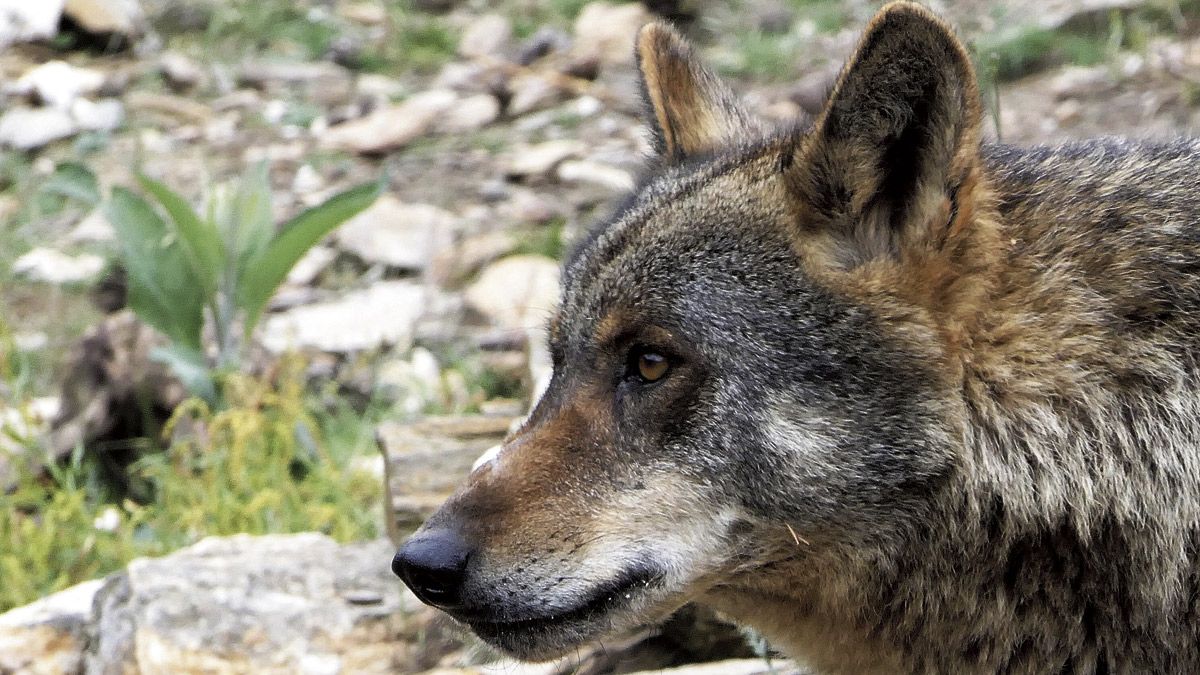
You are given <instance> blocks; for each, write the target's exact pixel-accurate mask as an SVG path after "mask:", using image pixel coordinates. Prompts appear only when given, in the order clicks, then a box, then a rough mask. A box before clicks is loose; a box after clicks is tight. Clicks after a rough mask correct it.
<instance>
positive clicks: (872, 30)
mask: <svg viewBox="0 0 1200 675" xmlns="http://www.w3.org/2000/svg"><path fill="white" fill-rule="evenodd" d="M637 56H638V62H639V65H640V69H641V73H642V81H643V85H644V95H645V101H646V108H647V115H646V117H647V122H648V125H649V126H650V128H651V129H652V132H653V140H654V146H655V147H656V149H657V152H658V154H659V158H658V159H657V161H656V167H655V169H654V170H653V171H652V173H651V175H650V177H649V178H648V179H647V180H646V181H645V182H644V184H643V185H642V186H641V187H640V188H639V190H638V191H637V193H636V194H635V195H634V196H633V197H632V198H631V199H630V200H629V201H628V202H627V203H626V204H625V205H624V207H623V208H621V209H620V210H619V212H618V213H616V214H615V215H614V216H613V217H612V218H611V219H610V220H608V221H607V222H605V223H603V224H601V225H600V226H599V227H597V228H596V229H595V230H594V231H593V232H592V233H591V234H590V235H589V236H588V237H587V238H586V240H585V241H583V242H582V243H581V244H580V245H579V247H578V248H577V250H575V251H574V253H573V254H572V255H571V256H570V257H569V259H568V260H567V261H566V263H565V269H564V277H563V278H564V288H563V293H562V298H561V304H560V307H559V309H558V313H557V316H555V317H554V319H553V320H552V322H551V325H550V349H551V353H552V356H553V361H554V374H553V377H552V380H551V382H550V385H549V387H548V389H547V391H546V392H545V394H544V396H543V397H542V398H541V399H540V400H539V402H538V403H537V405H536V408H535V410H534V411H533V413H532V414H531V416H530V417H529V419H528V420H527V421H526V422H525V423H524V425H523V426H522V427H521V428H520V430H518V431H517V432H515V433H514V434H512V435H511V437H510V438H508V439H507V441H506V443H505V444H504V447H503V449H502V451H501V452H500V453H499V454H498V455H497V456H496V457H495V458H494V459H492V460H491V461H490V462H488V463H486V464H484V465H483V466H481V467H479V468H477V469H476V470H475V471H474V473H473V474H472V475H471V476H470V477H469V479H468V480H467V482H466V484H465V485H464V486H463V487H462V488H461V490H459V491H458V493H457V494H455V496H454V497H452V498H451V499H450V500H449V501H448V502H447V503H446V504H445V505H444V506H443V507H442V508H441V509H440V510H439V511H438V512H437V513H436V514H435V515H434V516H433V517H432V518H431V519H430V520H429V522H428V523H426V524H425V526H424V527H423V528H422V529H421V530H420V531H419V532H418V533H417V534H415V535H414V536H413V537H412V538H411V539H410V540H409V541H408V542H407V543H406V544H405V545H404V546H403V547H402V549H401V550H400V552H399V553H398V554H397V555H396V558H395V561H394V563H393V567H394V569H395V570H396V571H397V573H398V574H399V575H400V576H401V577H402V578H403V579H404V581H405V582H406V583H407V584H408V585H409V586H410V587H411V588H412V589H413V591H414V592H415V593H416V594H417V595H418V596H419V597H420V598H421V599H422V600H424V601H426V602H428V603H429V604H432V605H434V606H437V607H439V608H441V609H444V610H445V611H446V612H448V613H450V614H451V615H452V616H454V617H455V618H457V619H459V620H461V621H463V622H465V623H467V624H468V625H470V627H471V628H472V629H473V630H474V631H475V632H476V633H477V634H478V635H479V636H480V637H482V638H483V639H484V640H486V641H487V642H489V643H491V644H492V645H494V646H496V647H499V648H500V649H502V650H504V651H506V652H508V653H510V654H513V655H515V656H517V657H520V658H524V659H544V658H550V657H554V656H557V655H560V654H563V653H565V652H568V651H569V650H572V649H574V648H575V647H577V646H579V645H580V644H581V643H582V642H584V641H587V640H590V639H594V638H597V637H601V636H603V635H605V634H606V633H609V632H612V631H615V630H618V629H622V628H627V627H632V626H634V625H637V624H640V623H645V622H648V621H652V620H655V619H659V618H662V617H663V616H665V615H666V614H668V613H670V612H671V611H673V610H674V609H676V608H678V607H679V606H680V605H682V604H683V603H685V602H688V601H691V600H701V601H704V600H711V601H714V602H717V604H720V598H721V597H724V596H728V595H730V594H733V595H736V594H737V589H739V588H760V589H761V588H763V587H764V585H765V584H769V583H770V582H769V580H770V579H771V578H772V575H773V574H776V573H778V571H779V569H780V567H781V565H783V564H784V563H786V565H787V567H788V569H789V570H791V571H790V572H789V573H788V574H789V576H788V578H787V579H782V580H779V581H778V583H780V584H786V585H788V586H789V587H790V588H789V592H792V593H794V594H799V595H798V596H797V597H802V596H803V594H804V593H805V592H806V589H807V590H808V591H811V592H812V593H813V594H814V595H813V597H816V595H818V594H819V590H820V589H819V588H817V587H819V586H820V585H821V584H824V583H829V582H830V579H832V578H833V577H835V576H836V575H838V574H839V570H838V566H839V565H842V566H846V567H847V568H848V566H849V565H850V562H851V561H853V562H854V564H855V565H858V566H860V567H862V566H866V567H869V566H870V565H871V564H872V563H871V561H872V560H875V559H877V558H879V557H880V556H881V552H883V551H886V550H887V548H888V547H889V546H892V545H894V544H895V543H896V542H899V541H902V540H904V539H905V538H906V537H912V536H915V535H914V534H913V533H914V531H915V529H916V525H915V524H916V523H919V522H921V518H922V515H923V514H925V513H926V511H927V509H929V508H930V504H931V503H933V501H935V500H936V499H937V496H938V494H939V491H941V490H943V489H944V486H945V484H946V482H947V480H948V478H949V476H951V475H952V474H953V472H954V470H955V466H956V460H955V453H954V449H953V445H952V442H951V438H952V437H953V433H952V431H951V430H950V429H949V425H948V423H947V422H946V421H945V420H946V419H947V414H946V411H945V406H947V405H949V404H948V403H946V401H947V400H948V396H947V395H946V390H947V388H948V387H950V386H951V385H950V382H949V380H950V378H948V377H947V375H946V374H945V367H944V365H945V362H946V361H947V359H946V354H947V351H948V350H949V349H952V344H951V343H953V340H954V339H955V324H956V321H958V320H959V316H958V314H956V311H957V310H954V311H952V310H951V309H950V308H955V307H958V308H962V307H967V306H969V305H970V304H971V303H970V297H969V296H970V293H971V291H970V290H969V289H970V287H971V285H970V284H963V283H961V280H962V279H963V278H965V277H967V276H969V275H970V273H971V270H972V269H974V268H975V267H976V266H978V265H980V264H982V263H981V261H980V260H979V259H977V258H976V256H975V255H974V253H975V252H976V251H977V250H978V249H979V248H980V247H979V246H978V242H977V241H975V239H976V238H977V237H978V236H981V235H979V234H978V233H977V232H976V231H975V229H974V228H973V227H972V224H973V223H974V222H975V221H976V220H977V219H978V213H977V212H978V211H979V210H980V209H982V208H983V206H982V204H983V201H981V199H982V198H981V197H980V194H979V193H980V190H979V189H978V185H977V184H978V182H979V180H978V173H979V166H978V164H979V159H978V146H979V133H980V105H979V97H978V93H977V90H976V84H975V76H974V74H973V72H972V68H971V65H970V62H969V60H968V57H967V55H966V53H965V51H964V49H963V48H962V46H961V44H960V43H959V42H958V40H957V39H956V38H955V37H954V35H953V33H952V32H951V31H950V30H949V29H948V28H947V27H946V26H945V25H944V24H943V23H942V22H941V21H940V20H938V19H937V18H936V17H934V16H933V15H931V14H930V13H929V12H928V11H927V10H925V9H923V8H922V7H920V6H919V5H916V4H911V3H907V2H899V3H893V4H891V5H888V6H887V7H885V8H884V9H883V10H881V11H880V13H879V14H878V15H877V16H876V18H875V19H874V20H873V21H872V23H871V24H870V26H869V27H868V29H867V31H866V33H865V35H864V37H863V38H862V40H861V42H860V43H859V45H858V48H857V50H856V52H855V53H854V55H853V57H852V58H851V59H850V61H849V62H848V63H847V65H846V66H845V68H844V70H843V71H842V73H841V75H840V77H839V79H838V81H837V84H836V86H835V87H834V89H833V91H832V92H831V94H830V97H829V101H828V104H827V105H826V107H825V109H824V112H822V113H821V114H820V115H819V116H818V117H817V118H816V119H815V120H814V121H813V122H812V124H811V125H807V126H802V125H797V126H796V127H795V128H788V129H772V128H769V127H768V125H766V124H764V123H762V122H760V121H758V120H756V119H755V118H754V117H753V116H752V115H750V114H749V113H747V112H746V111H744V110H743V109H742V107H741V106H740V105H739V103H738V101H737V98H736V97H735V96H734V95H733V93H732V92H731V91H730V90H729V89H728V88H727V87H726V86H725V85H723V84H722V83H721V82H720V81H719V80H718V79H717V78H716V77H715V76H714V75H713V74H712V73H711V72H710V71H709V70H707V69H706V68H705V67H704V66H703V65H702V64H701V63H700V62H699V61H697V59H696V58H695V56H694V55H693V53H692V50H691V49H690V48H689V47H688V45H687V44H686V43H685V42H684V41H683V40H682V39H681V38H680V37H679V36H678V35H677V34H676V33H675V32H674V31H673V30H672V29H670V28H668V27H666V26H663V25H661V24H651V25H648V26H646V27H644V28H643V29H642V30H641V32H640V33H639V34H638V36H637ZM797 569H801V570H807V571H806V572H801V573H799V574H797V572H796V571H795V570H797ZM809 586H812V587H813V588H808V587H809ZM797 611H802V610H801V609H798V610H797Z"/></svg>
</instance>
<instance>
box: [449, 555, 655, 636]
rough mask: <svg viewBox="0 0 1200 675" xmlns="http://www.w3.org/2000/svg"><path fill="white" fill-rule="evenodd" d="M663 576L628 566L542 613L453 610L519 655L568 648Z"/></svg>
mask: <svg viewBox="0 0 1200 675" xmlns="http://www.w3.org/2000/svg"><path fill="white" fill-rule="evenodd" d="M663 576H664V574H663V572H662V571H661V570H657V569H651V568H634V569H630V570H627V571H626V572H624V573H623V574H621V575H620V576H618V577H617V578H615V579H613V580H612V581H610V582H608V583H606V584H604V585H602V586H599V587H598V588H596V589H595V590H594V591H593V592H592V593H591V594H590V595H588V596H587V598H586V599H584V600H583V601H582V602H580V603H578V604H576V605H575V606H573V607H570V608H567V609H559V610H555V611H553V612H547V613H544V614H538V613H533V612H529V613H513V614H502V613H499V612H495V611H490V612H486V613H467V612H454V613H453V615H454V616H455V618H457V619H458V620H460V621H462V622H463V623H466V624H467V625H468V626H470V627H471V630H473V631H474V632H475V634H476V635H478V636H479V637H480V638H482V639H483V640H485V641H486V642H490V643H492V644H493V645H495V646H497V647H499V648H501V649H504V650H505V651H509V652H513V653H516V654H518V655H521V654H522V653H525V652H528V651H531V650H537V651H541V650H543V649H551V650H556V649H567V648H570V647H573V646H575V645H577V644H578V643H579V642H583V641H585V640H587V639H588V638H589V637H590V636H591V634H592V633H597V632H599V631H600V624H601V622H602V620H603V619H604V618H606V617H607V616H609V615H611V614H612V613H613V612H614V611H617V610H620V609H622V608H624V607H627V606H629V605H630V604H631V603H632V602H634V601H635V600H636V599H637V598H638V597H640V596H641V595H643V594H644V593H645V592H646V591H647V590H648V589H652V588H654V587H655V586H657V585H658V584H659V583H660V582H661V581H662V579H663ZM589 627H590V628H589ZM556 636H557V637H556ZM534 643H546V644H540V645H539V644H534ZM549 643H559V644H557V645H555V644H549Z"/></svg>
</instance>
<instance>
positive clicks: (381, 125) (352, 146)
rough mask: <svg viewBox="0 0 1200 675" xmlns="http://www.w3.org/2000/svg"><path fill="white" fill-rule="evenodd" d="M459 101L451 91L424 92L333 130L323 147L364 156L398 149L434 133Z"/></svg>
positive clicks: (328, 132)
mask: <svg viewBox="0 0 1200 675" xmlns="http://www.w3.org/2000/svg"><path fill="white" fill-rule="evenodd" d="M457 101H458V94H456V93H454V92H453V91H450V90H448V89H434V90H431V91H426V92H422V93H420V94H416V95H414V96H412V97H410V98H409V99H407V100H406V101H404V102H403V103H400V104H398V105H393V106H388V107H386V108H382V109H380V110H377V111H375V112H373V113H371V114H369V115H367V116H366V117H361V118H359V119H356V120H351V121H349V122H343V123H341V124H338V125H336V126H333V127H330V128H329V129H328V130H327V131H326V132H325V134H324V135H323V136H322V137H321V144H322V145H323V146H324V147H326V148H330V149H335V150H346V151H349V152H357V153H362V154H378V153H382V152H387V151H389V150H395V149H397V148H400V147H403V146H405V145H407V144H409V143H411V142H412V141H414V140H416V139H418V138H420V137H421V136H424V135H425V134H427V133H429V132H430V131H431V130H433V128H434V125H435V124H436V123H437V121H438V119H439V118H440V117H441V116H442V115H443V114H445V113H446V112H447V111H448V110H450V108H451V107H452V106H453V105H454V104H455V103H456V102H457Z"/></svg>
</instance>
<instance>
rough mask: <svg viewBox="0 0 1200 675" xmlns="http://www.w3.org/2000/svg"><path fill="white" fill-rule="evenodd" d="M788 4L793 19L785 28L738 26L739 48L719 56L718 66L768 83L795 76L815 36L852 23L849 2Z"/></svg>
mask: <svg viewBox="0 0 1200 675" xmlns="http://www.w3.org/2000/svg"><path fill="white" fill-rule="evenodd" d="M735 5H736V3H735ZM787 5H788V7H789V8H790V10H791V11H792V12H793V17H794V21H791V22H790V24H789V25H788V27H787V28H786V30H782V31H777V32H772V31H766V30H763V29H762V27H761V26H757V25H752V26H738V27H736V28H735V29H734V33H735V34H736V36H737V37H736V39H735V40H734V44H735V45H736V49H735V50H734V51H732V52H730V53H728V54H727V55H725V56H724V58H718V63H717V65H718V68H719V69H720V70H721V71H722V72H723V73H724V74H726V75H728V76H731V77H741V78H750V79H753V80H762V81H769V82H782V81H787V80H792V79H795V77H796V76H797V67H798V66H797V64H801V63H804V62H805V61H806V59H805V58H804V56H805V53H806V51H808V50H811V49H812V39H813V35H815V34H817V33H836V32H838V31H839V30H842V29H843V28H846V27H847V26H848V25H849V24H850V23H851V21H850V16H849V14H848V9H847V7H846V5H845V4H844V3H842V2H839V1H838V0H792V1H791V2H789V3H787ZM720 56H721V55H718V57H720Z"/></svg>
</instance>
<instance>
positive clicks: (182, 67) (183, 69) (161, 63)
mask: <svg viewBox="0 0 1200 675" xmlns="http://www.w3.org/2000/svg"><path fill="white" fill-rule="evenodd" d="M158 68H159V70H161V71H162V74H163V77H165V78H166V80H167V84H169V85H171V86H172V87H174V88H175V89H188V88H191V87H194V86H196V85H198V84H200V83H201V82H203V81H204V68H203V67H201V65H200V64H199V63H197V62H195V61H193V60H192V59H191V58H190V57H188V56H185V55H183V54H180V53H179V52H167V53H166V54H163V55H162V57H161V58H160V59H159V60H158Z"/></svg>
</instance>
